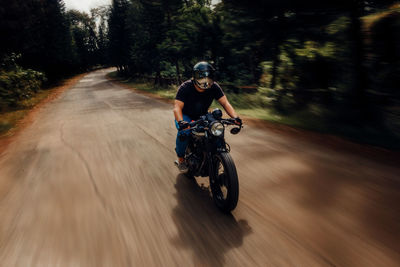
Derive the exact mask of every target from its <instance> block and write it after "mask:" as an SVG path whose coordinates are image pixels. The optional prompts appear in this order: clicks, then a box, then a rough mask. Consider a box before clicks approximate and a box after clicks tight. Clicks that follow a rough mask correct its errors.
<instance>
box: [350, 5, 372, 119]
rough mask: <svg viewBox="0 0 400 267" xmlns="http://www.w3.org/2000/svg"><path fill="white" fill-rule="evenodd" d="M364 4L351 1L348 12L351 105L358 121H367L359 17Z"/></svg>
mask: <svg viewBox="0 0 400 267" xmlns="http://www.w3.org/2000/svg"><path fill="white" fill-rule="evenodd" d="M363 5H364V3H363V2H362V1H359V0H353V1H352V5H351V10H350V19H351V25H350V27H351V31H350V34H351V39H352V40H351V43H352V55H353V58H352V60H353V65H354V85H353V88H352V92H351V96H350V97H351V99H350V101H351V103H350V104H351V105H352V107H353V108H354V109H355V111H356V113H358V114H357V115H358V117H359V119H368V117H369V115H368V114H369V113H370V112H369V111H368V102H367V95H366V90H367V88H366V87H367V82H366V70H365V66H364V57H365V48H364V36H363V32H362V22H361V19H360V17H361V16H362V15H363V14H362V13H363Z"/></svg>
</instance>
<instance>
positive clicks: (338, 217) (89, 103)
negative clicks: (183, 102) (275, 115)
mask: <svg viewBox="0 0 400 267" xmlns="http://www.w3.org/2000/svg"><path fill="white" fill-rule="evenodd" d="M106 72H107V71H106V70H99V71H96V72H92V73H90V74H88V75H87V76H85V77H84V78H83V79H82V80H80V82H79V83H77V84H76V85H75V86H74V87H73V88H71V89H69V90H68V91H66V92H64V93H63V94H62V95H61V96H60V97H59V98H58V99H57V100H55V101H53V102H51V103H49V104H47V105H46V106H45V107H44V108H42V109H41V111H40V112H39V113H38V114H37V116H36V119H35V120H34V122H33V123H32V124H31V125H30V126H29V127H27V128H26V129H25V130H24V131H23V132H22V133H21V134H19V135H18V136H17V138H16V140H15V141H14V142H13V143H12V144H11V145H10V146H9V147H8V148H7V149H6V151H5V152H4V153H3V155H2V156H1V157H0V218H1V220H0V266H23V267H25V266H85V267H86V266H94V267H98V266H222V265H225V266H399V265H400V252H399V250H400V246H399V240H400V208H399V203H400V193H399V188H400V187H399V184H400V183H399V173H400V168H399V167H398V166H396V165H393V164H388V163H385V162H382V161H376V160H372V159H371V157H368V155H363V154H360V153H355V152H349V151H347V152H343V151H342V152H340V151H339V150H335V149H333V148H328V147H324V146H322V145H318V144H316V143H315V142H314V143H311V142H309V141H306V139H303V138H298V137H296V136H294V135H285V134H282V133H279V132H276V131H268V130H266V129H259V128H255V127H251V126H248V127H246V128H245V129H244V130H243V132H242V133H241V134H240V135H238V136H228V142H229V143H230V144H231V147H232V156H233V158H234V159H235V161H236V165H237V168H238V173H239V179H240V199H239V204H238V207H237V209H236V210H235V211H234V212H233V213H232V215H231V216H226V215H222V214H220V213H219V212H218V210H217V209H216V208H215V207H214V205H213V203H212V200H211V197H210V195H209V192H208V190H207V181H206V180H204V179H200V178H199V179H197V184H196V183H194V182H193V181H192V182H191V181H189V180H187V179H185V178H184V177H182V176H181V175H179V173H178V171H177V170H176V169H175V167H174V166H173V164H172V163H173V160H174V158H175V154H174V150H173V148H174V140H175V134H176V130H175V129H174V125H173V123H172V110H171V106H170V105H169V104H166V103H161V102H159V101H156V100H153V99H151V98H148V97H146V96H143V95H139V94H135V93H134V92H132V91H130V90H128V89H125V88H122V87H120V86H118V85H115V84H113V83H111V82H110V81H108V80H107V79H106V78H105V74H106ZM330 147H332V146H330Z"/></svg>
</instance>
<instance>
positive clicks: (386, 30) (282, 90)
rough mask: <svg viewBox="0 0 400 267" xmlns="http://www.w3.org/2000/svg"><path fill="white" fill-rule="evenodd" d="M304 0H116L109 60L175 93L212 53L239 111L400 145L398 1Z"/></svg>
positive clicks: (121, 72)
mask: <svg viewBox="0 0 400 267" xmlns="http://www.w3.org/2000/svg"><path fill="white" fill-rule="evenodd" d="M297 2H298V1H297ZM297 2H296V1H274V0H268V1H262V2H259V1H247V2H246V3H243V2H242V1H236V0H224V1H221V2H220V3H218V4H217V5H215V6H211V5H210V2H209V1H180V0H174V1H168V5H166V4H165V3H164V2H163V1H157V0H152V1H136V0H131V1H127V0H114V1H113V2H112V6H111V9H110V19H109V23H108V26H109V33H110V34H109V47H110V53H109V56H110V62H111V64H112V65H114V66H116V67H117V68H118V72H119V75H120V76H123V77H124V78H125V79H128V80H129V81H139V82H138V83H137V84H136V85H135V86H136V87H138V88H141V89H144V90H154V91H155V92H157V93H158V94H162V95H165V96H166V97H169V98H171V97H172V95H173V93H172V92H173V90H172V89H171V88H172V87H170V86H171V85H175V88H176V87H177V85H178V84H179V83H180V82H182V81H183V80H185V79H188V78H190V77H191V69H192V67H193V65H194V64H195V63H196V62H197V61H200V60H207V61H210V62H211V63H212V64H213V65H214V66H215V67H216V69H217V71H218V74H219V77H218V81H219V82H220V83H221V84H222V85H224V86H223V88H224V90H225V92H227V94H228V95H229V98H230V101H231V102H232V103H233V104H234V105H235V107H236V108H238V109H239V110H240V113H241V114H245V115H249V116H255V117H258V118H263V119H267V120H269V121H274V122H278V123H285V124H289V125H294V126H297V127H302V128H306V129H313V130H318V131H320V132H325V133H331V134H336V135H341V136H346V137H348V138H351V139H352V140H355V141H358V142H363V143H369V144H375V145H382V146H385V147H388V148H398V147H399V146H400V145H399V141H398V140H399V138H400V136H399V135H400V108H399V105H400V94H399V90H398V84H400V80H399V77H400V72H399V70H400V54H399V51H400V40H399V39H398V38H397V37H396V36H397V33H398V31H399V30H400V29H399V27H400V6H399V4H398V2H397V1H394V0H393V1H392V0H385V1H375V0H368V1H330V0H328V1H322V2H321V1H313V0H307V1H302V3H301V4H298V3H297ZM164 4H165V5H164ZM143 36H146V38H143ZM143 81H145V82H147V83H148V85H147V86H146V85H145V82H143ZM163 87H164V88H167V89H159V88H163ZM149 88H153V89H149ZM254 88H255V90H254ZM248 89H251V90H248Z"/></svg>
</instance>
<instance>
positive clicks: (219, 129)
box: [210, 122, 224, 136]
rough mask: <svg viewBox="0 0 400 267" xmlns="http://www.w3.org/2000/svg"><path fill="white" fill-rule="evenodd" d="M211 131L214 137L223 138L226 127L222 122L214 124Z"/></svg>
mask: <svg viewBox="0 0 400 267" xmlns="http://www.w3.org/2000/svg"><path fill="white" fill-rule="evenodd" d="M210 131H211V133H212V135H214V136H221V135H222V134H223V133H224V125H223V124H222V123H220V122H214V123H213V124H212V125H211V128H210Z"/></svg>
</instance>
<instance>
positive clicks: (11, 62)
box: [0, 0, 108, 134]
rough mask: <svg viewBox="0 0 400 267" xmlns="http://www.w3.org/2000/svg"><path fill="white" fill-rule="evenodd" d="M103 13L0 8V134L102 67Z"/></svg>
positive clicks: (54, 6) (60, 6)
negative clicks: (69, 82) (66, 84)
mask: <svg viewBox="0 0 400 267" xmlns="http://www.w3.org/2000/svg"><path fill="white" fill-rule="evenodd" d="M107 17H108V8H107V7H99V8H96V9H93V10H91V12H90V14H87V13H85V12H79V11H76V10H69V11H66V10H65V7H64V2H63V1H62V0H32V1H23V0H14V1H11V2H7V4H6V2H2V4H0V35H1V36H2V37H4V38H3V39H2V42H0V134H4V133H5V132H6V131H7V130H8V129H10V128H12V127H13V126H14V125H15V124H16V123H17V121H19V120H20V119H21V118H23V117H24V115H25V114H26V113H27V111H28V110H29V109H31V108H32V107H33V106H35V105H36V104H37V103H39V102H41V100H43V99H45V98H46V97H47V96H48V95H50V94H51V92H52V90H50V89H51V88H54V87H55V86H56V85H58V84H59V83H60V82H61V81H63V80H64V79H65V78H68V77H72V76H73V75H75V74H78V73H83V72H86V71H88V70H91V69H93V68H98V67H101V66H106V65H107V55H108V52H107V28H106V22H107Z"/></svg>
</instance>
